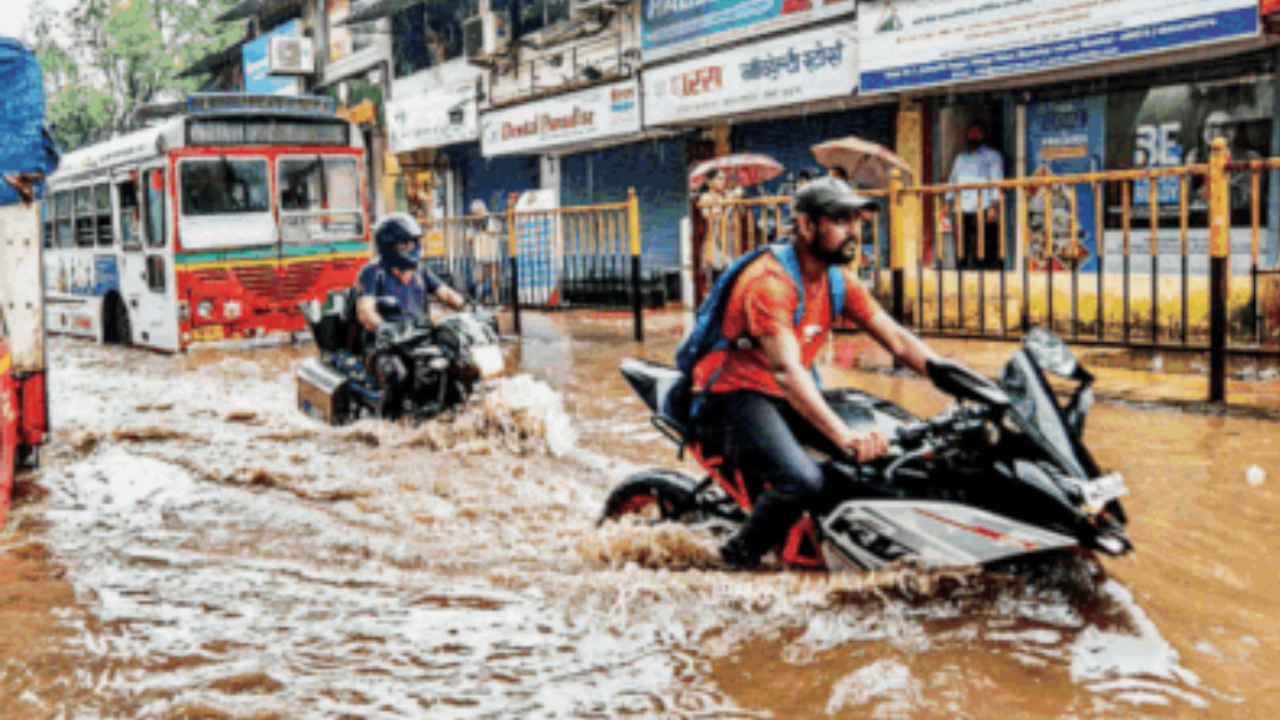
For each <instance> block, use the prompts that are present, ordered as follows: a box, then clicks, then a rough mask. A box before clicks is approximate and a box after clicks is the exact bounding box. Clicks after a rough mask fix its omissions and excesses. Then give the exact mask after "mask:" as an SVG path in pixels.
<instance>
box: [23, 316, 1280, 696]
mask: <svg viewBox="0 0 1280 720" xmlns="http://www.w3.org/2000/svg"><path fill="white" fill-rule="evenodd" d="M630 322H631V321H630V318H629V317H625V316H624V317H621V318H615V317H584V318H578V319H573V318H571V317H570V316H567V315H553V316H537V315H534V316H526V318H525V323H526V327H525V332H526V337H525V339H524V340H523V342H522V343H521V344H519V345H515V344H512V345H511V346H510V347H509V351H508V361H509V364H510V365H511V366H513V367H514V368H515V372H514V373H513V377H509V378H506V379H503V380H501V381H499V382H498V383H497V385H496V386H495V387H493V388H492V389H491V391H490V392H489V393H488V394H487V395H486V396H485V397H484V398H483V399H482V400H479V401H477V402H476V403H475V405H474V406H473V407H471V408H470V409H468V410H467V411H466V412H465V413H463V414H462V415H461V416H460V417H458V418H456V419H454V420H453V421H451V422H436V423H431V424H428V425H424V426H421V427H418V428H409V427H399V426H389V425H386V424H382V423H373V422H369V423H363V424H359V425H356V426H354V427H349V428H337V429H334V428H327V427H323V426H321V425H319V424H317V423H315V422H314V421H312V420H310V419H308V418H306V417H304V416H303V415H302V414H301V413H299V412H297V410H296V409H295V400H294V381H293V368H294V366H295V364H296V363H297V362H298V361H299V360H300V359H302V358H303V357H306V356H308V355H309V354H310V349H309V348H285V349H276V350H268V351H258V352H253V353H248V352H243V353H241V352H236V353H219V354H215V353H211V352H202V353H194V354H192V355H190V356H180V357H166V356H158V355H152V354H149V353H145V352H138V351H119V350H116V349H111V348H102V347H97V346H93V345H88V344H85V343H82V342H71V341H66V340H58V341H55V342H53V343H52V345H51V351H50V360H51V363H50V364H51V390H52V393H53V406H52V415H53V417H52V422H53V425H54V428H55V435H54V440H53V443H52V445H51V446H50V447H49V448H47V449H46V453H45V456H44V468H43V470H42V471H41V474H40V475H39V476H38V478H37V479H36V480H34V481H31V480H28V482H27V483H26V484H25V485H24V486H23V488H22V494H21V496H20V497H19V498H18V499H17V502H16V510H15V513H14V515H13V517H12V518H11V521H10V523H9V526H8V527H7V528H5V529H4V530H3V531H0V717H4V718H47V717H75V718H81V717H84V718H89V717H94V718H96V717H112V718H116V717H119V718H135V717H156V718H185V717H198V718H296V717H316V718H321V717H323V718H331V717H342V718H416V717H422V718H499V717H500V718H507V717H511V718H532V717H558V718H587V717H668V718H764V717H773V718H808V717H848V718H900V717H911V718H990V717H1019V718H1024V717H1025V718H1117V717H1123V718H1147V717H1150V718H1169V717H1174V718H1183V717H1193V718H1270V717H1280V680H1277V677H1280V654H1278V652H1277V650H1276V648H1277V647H1280V604H1278V603H1277V600H1276V598H1278V597H1280V579H1278V578H1280V573H1277V571H1276V567H1277V566H1278V565H1280V522H1277V520H1278V519H1280V495H1278V491H1280V442H1277V440H1280V429H1278V426H1277V424H1276V423H1275V422H1274V421H1264V420H1251V419H1239V418H1233V417H1211V416H1205V415H1193V414H1184V413H1181V412H1175V411H1164V410H1151V409H1140V408H1137V407H1133V406H1127V405H1119V404H1114V403H1107V402H1102V403H1099V405H1098V406H1097V407H1096V408H1095V410H1094V412H1093V415H1092V416H1091V419H1090V424H1089V427H1088V429H1087V432H1086V442H1087V444H1089V445H1090V447H1091V448H1092V449H1093V451H1094V453H1095V455H1096V457H1097V458H1098V460H1099V462H1100V464H1101V465H1102V466H1103V467H1104V468H1108V469H1114V470H1118V471H1121V472H1123V473H1124V474H1125V476H1126V478H1127V479H1128V482H1129V486H1130V488H1131V489H1132V490H1133V495H1132V496H1131V497H1130V498H1128V499H1126V501H1125V504H1126V509H1127V510H1128V512H1129V514H1130V518H1131V524H1130V531H1131V535H1132V538H1133V540H1134V543H1135V545H1136V546H1137V552H1136V553H1135V554H1134V555H1132V556H1131V557H1129V558H1126V559H1123V560H1119V561H1106V562H1105V563H1104V564H1103V566H1102V567H1101V568H1100V567H1099V566H1098V565H1096V564H1094V563H1091V562H1088V561H1085V560H1078V561H1070V562H1069V561H1063V562H1062V563H1059V564H1057V565H1054V566H1052V567H1046V568H1044V569H1043V570H1042V571H1041V572H1038V573H1036V574H1034V575H1032V576H1029V577H1009V576H1000V575H992V574H987V575H982V574H977V573H973V572H966V571H955V572H949V573H923V572H919V571H913V570H909V569H901V570H894V571H889V572H884V573H880V574H875V575H838V576H828V575H825V574H817V573H811V574H804V573H792V572H782V571H765V572H760V573H752V574H735V573H726V572H723V571H721V570H719V569H718V567H717V565H718V563H717V560H716V554H715V547H716V541H715V539H714V538H712V537H710V536H709V535H702V534H699V533H694V532H690V531H687V530H683V529H676V528H671V529H660V530H654V529H650V528H645V527H636V526H628V525H616V524H614V525H607V526H605V527H602V528H597V527H596V524H595V523H596V519H597V517H598V514H599V512H600V508H601V506H602V503H603V500H604V498H605V496H606V494H607V493H608V491H609V489H610V487H611V485H612V484H613V483H614V482H616V481H617V480H618V479H620V478H621V477H623V476H625V475H626V474H627V473H628V472H629V471H631V470H632V469H634V468H635V466H637V465H642V464H643V465H653V464H657V465H666V466H670V467H680V466H681V464H680V463H679V462H678V461H677V458H676V455H675V449H674V447H673V446H671V445H670V443H668V442H667V441H665V440H664V439H662V437H661V436H660V435H659V434H658V433H657V432H656V431H655V430H654V429H653V428H652V426H651V425H650V424H649V422H648V416H647V412H646V411H645V410H644V407H643V404H642V403H641V402H640V401H639V399H638V398H635V397H633V396H632V395H631V394H630V392H629V390H628V389H627V388H626V385H625V382H624V381H623V380H622V378H621V376H620V375H618V373H617V371H616V368H617V366H618V363H619V361H620V360H621V359H622V358H624V357H627V356H631V355H637V354H638V355H640V356H642V357H648V358H650V359H655V360H665V359H666V358H669V357H670V356H671V353H672V351H673V349H674V347H675V344H676V343H677V341H678V338H679V336H680V328H679V324H678V320H675V321H673V320H671V319H670V318H667V317H664V318H660V319H659V320H658V321H657V322H655V323H654V324H651V326H650V327H649V329H648V330H649V338H648V342H647V343H646V344H645V345H644V346H642V347H641V346H637V345H635V344H633V343H631V342H629V337H630ZM859 342H860V341H858V340H857V339H842V340H841V342H840V343H839V346H838V347H837V348H836V350H835V352H834V353H833V355H832V358H833V359H834V361H835V362H836V363H837V364H840V365H842V366H847V365H848V364H849V362H850V361H851V360H852V359H853V358H855V357H860V356H862V355H863V353H862V349H861V348H860V346H859ZM942 347H943V352H944V354H947V355H950V356H953V357H957V358H962V359H963V358H964V357H965V355H964V351H965V346H963V345H961V344H958V343H952V344H948V345H944V346H942ZM1012 349H1013V346H1007V347H1006V348H1002V349H1001V351H1000V352H1001V354H1003V353H1005V352H1011V351H1012ZM867 357H868V358H869V360H868V364H869V365H870V366H874V367H883V365H884V362H883V357H882V356H880V355H878V354H876V353H869V354H867ZM985 357H988V356H987V355H984V358H985ZM975 364H976V365H977V366H978V367H979V369H981V370H982V371H983V372H985V373H987V374H994V373H995V372H996V370H997V369H998V365H997V364H994V363H992V362H989V361H986V360H984V361H983V362H975ZM826 378H827V380H828V382H829V384H833V385H834V384H848V385H851V386H857V387H861V388H864V389H867V390H869V391H870V392H873V393H875V394H878V395H882V396H884V397H887V398H889V399H892V400H895V401H897V402H900V403H902V404H903V405H905V406H907V407H908V408H909V409H911V410H914V411H916V412H918V413H932V412H935V411H937V410H938V409H940V408H941V407H942V406H943V405H944V403H945V399H944V398H943V397H942V396H941V395H940V394H938V393H937V392H935V391H933V390H932V389H930V388H928V387H927V386H926V384H925V383H924V382H922V381H920V380H916V379H911V378H906V377H900V376H895V375H891V374H886V373H883V372H867V371H859V370H848V369H845V370H836V369H834V368H830V367H829V368H827V371H826ZM1152 382H1158V376H1152ZM1100 388H1101V389H1102V390H1104V391H1105V389H1106V385H1105V379H1104V380H1103V381H1102V383H1101V384H1100ZM1251 466H1257V467H1259V468H1262V469H1263V470H1264V471H1265V472H1266V473H1267V474H1268V475H1267V477H1266V479H1265V480H1263V481H1262V482H1261V483H1250V482H1248V481H1247V480H1246V471H1247V470H1248V469H1249V468H1250V467H1251ZM686 470H688V471H690V472H692V471H693V467H692V465H691V464H690V465H689V466H688V467H687V468H686Z"/></svg>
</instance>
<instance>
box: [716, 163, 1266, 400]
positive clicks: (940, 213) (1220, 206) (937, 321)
mask: <svg viewBox="0 0 1280 720" xmlns="http://www.w3.org/2000/svg"><path fill="white" fill-rule="evenodd" d="M1275 170H1280V158H1273V159H1265V160H1247V161H1242V162H1231V161H1230V160H1229V153H1228V151H1227V148H1226V145H1225V142H1222V141H1219V142H1217V143H1215V145H1214V149H1213V153H1212V155H1211V157H1210V162H1209V163H1208V164H1203V165H1192V166H1186V167H1173V168H1153V169H1144V170H1121V171H1109V172H1096V173H1087V174H1078V175H1060V176H1051V175H1037V176H1034V177H1028V178H1019V179H1014V180H1004V181H1000V182H987V183H969V184H954V185H931V186H920V187H908V186H906V185H905V184H904V183H903V182H902V179H901V176H900V175H898V174H894V175H893V177H892V179H891V181H890V187H889V188H888V190H883V191H861V192H863V193H864V194H867V195H872V196H876V197H880V198H883V199H884V205H885V208H884V210H883V211H882V212H881V213H880V214H879V216H878V217H877V219H876V220H875V221H874V222H873V223H872V224H871V227H869V228H866V229H864V232H866V233H868V237H869V238H872V239H868V237H864V241H863V243H861V247H863V248H866V247H868V246H870V248H871V249H870V251H869V252H866V253H865V256H864V257H859V258H858V259H857V260H855V261H854V263H853V265H854V267H855V268H857V270H858V272H859V275H860V277H861V278H862V280H863V281H864V282H866V283H868V284H869V285H870V286H871V287H872V290H873V292H874V293H875V294H876V296H877V297H878V298H879V299H880V300H881V302H882V303H883V304H884V305H885V306H886V307H887V308H889V310H890V311H891V312H892V314H893V315H894V316H895V317H896V318H897V319H898V320H899V321H900V322H902V323H903V324H905V325H908V326H910V327H912V328H914V329H915V330H916V331H917V332H918V333H920V334H922V335H933V336H947V337H958V338H974V339H1009V340H1013V339H1018V338H1020V337H1021V336H1022V334H1023V333H1024V332H1026V331H1027V330H1028V329H1030V328H1031V327H1035V326H1044V327H1050V328H1052V329H1053V330H1054V331H1056V332H1058V333H1059V334H1061V335H1063V336H1064V337H1065V338H1067V339H1068V340H1070V341H1071V342H1074V343H1078V344H1091V345H1103V346H1114V347H1124V348H1138V349H1154V350H1163V349H1178V350H1195V351H1203V352H1207V353H1208V354H1209V374H1210V388H1209V398H1210V400H1211V401H1215V402H1217V401H1221V400H1222V399H1223V398H1224V396H1225V383H1226V381H1225V377H1226V365H1227V361H1226V358H1227V357H1228V356H1229V355H1231V356H1241V355H1243V356H1255V357H1257V358H1261V357H1263V356H1267V357H1280V268H1277V267H1275V266H1266V265H1265V264H1264V258H1263V255H1262V239H1263V238H1264V237H1266V235H1265V233H1267V231H1268V230H1270V231H1271V232H1273V233H1274V232H1275V231H1276V229H1275V228H1266V227H1264V212H1263V209H1264V205H1265V202H1266V194H1267V191H1268V188H1267V187H1266V181H1267V176H1268V174H1269V173H1271V172H1272V171H1275ZM1269 192H1280V188H1270V189H1269ZM1273 201H1274V200H1273ZM703 208H705V209H709V212H706V213H705V215H706V216H707V223H706V224H705V229H704V230H703V231H702V232H695V245H694V247H695V252H696V254H695V263H696V267H697V268H698V271H699V275H700V277H699V283H698V286H699V291H700V292H705V288H706V287H707V281H708V280H709V279H710V278H711V277H713V276H714V273H715V270H716V269H717V268H722V267H723V266H724V265H727V263H728V262H731V261H732V259H733V258H735V257H737V256H739V255H741V254H742V253H744V252H746V251H747V250H749V249H750V248H752V247H755V246H756V245H758V244H759V243H760V242H769V241H773V240H776V239H778V238H780V237H781V236H783V235H784V234H786V233H785V232H784V230H783V229H785V228H786V227H787V226H788V225H789V224H790V222H791V198H789V197H775V198H756V199H751V200H735V201H724V202H714V203H707V204H704V205H703ZM699 210H700V211H702V208H700V209H699ZM882 239H883V241H884V242H882ZM882 247H883V251H882ZM1233 263H1234V264H1235V271H1234V272H1233V271H1232V265H1233ZM912 265H914V267H912ZM704 273H705V275H706V276H707V279H708V280H704V279H703V277H702V275H703V274H704ZM699 297H701V295H699Z"/></svg>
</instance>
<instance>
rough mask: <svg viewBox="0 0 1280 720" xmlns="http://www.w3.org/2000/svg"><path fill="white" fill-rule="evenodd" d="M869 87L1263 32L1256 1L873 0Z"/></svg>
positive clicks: (1008, 71)
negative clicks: (1260, 27)
mask: <svg viewBox="0 0 1280 720" xmlns="http://www.w3.org/2000/svg"><path fill="white" fill-rule="evenodd" d="M859 17H860V22H859V23H858V25H859V38H860V40H861V46H862V57H863V61H862V80H861V87H862V92H863V93H874V92H887V91H893V90H902V89H906V88H919V87H926V86H931V85H940V84H945V83H957V82H965V81H971V80H980V79H984V78H991V77H1001V76H1007V75H1019V74H1024V73H1033V72H1038V71H1042V70H1050V69H1054V68H1060V67H1065V66H1071V65H1082V64H1087V63H1093V62H1101V61H1106V60H1115V59H1118V58H1123V57H1128V56H1132V55H1141V54H1146V53H1152V52H1159V51H1162V50H1172V49H1175V48H1180V47H1186V46H1190V45H1199V44H1203V43H1210V42H1220V41H1223V40H1230V39H1234V38H1241V37H1248V36H1252V35H1257V33H1258V28H1259V21H1258V2H1257V0H1164V1H1163V2H1159V3H1152V2H1149V0H1109V1H1108V2H1080V0H941V1H935V2H904V1H903V0H867V1H865V2H862V3H861V4H860V9H859Z"/></svg>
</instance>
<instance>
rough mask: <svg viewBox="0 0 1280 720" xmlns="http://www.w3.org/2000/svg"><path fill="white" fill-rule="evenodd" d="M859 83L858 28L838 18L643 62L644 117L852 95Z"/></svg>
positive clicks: (680, 117) (672, 117)
mask: <svg viewBox="0 0 1280 720" xmlns="http://www.w3.org/2000/svg"><path fill="white" fill-rule="evenodd" d="M857 87H858V38H857V31H856V30H855V29H854V28H853V26H852V25H837V26H835V27H830V28H822V29H820V30H810V31H808V32H802V33H795V34H793V35H788V36H787V37H784V38H779V39H776V40H770V41H768V42H762V43H755V44H753V45H747V46H744V47H740V48H735V49H734V50H730V51H727V52H723V53H718V54H715V55H708V56H706V57H701V58H698V59H696V60H688V61H686V62H682V63H676V64H675V65H669V66H664V67H656V68H653V69H651V70H646V71H645V74H644V97H645V104H644V122H645V125H665V124H673V123H681V122H686V121H691V120H699V119H703V118H709V117H716V116H719V115H727V114H731V113H742V112H749V111H752V110H762V109H765V108H771V107H778V106H781V105H794V104H795V103H803V102H810V101H813V100H823V99H826V98H832V97H840V96H845V95H850V94H852V93H853V91H854V90H855V89H857Z"/></svg>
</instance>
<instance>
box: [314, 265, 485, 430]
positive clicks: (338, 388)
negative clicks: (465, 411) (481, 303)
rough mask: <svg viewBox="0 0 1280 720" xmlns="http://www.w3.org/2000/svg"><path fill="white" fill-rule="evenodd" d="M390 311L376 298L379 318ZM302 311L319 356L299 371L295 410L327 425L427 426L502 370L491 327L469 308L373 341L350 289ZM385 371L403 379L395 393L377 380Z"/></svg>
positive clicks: (415, 321)
mask: <svg viewBox="0 0 1280 720" xmlns="http://www.w3.org/2000/svg"><path fill="white" fill-rule="evenodd" d="M394 304H395V299H394V298H378V309H379V312H380V313H386V314H391V311H392V310H394ZM300 308H301V310H302V314H303V317H305V318H306V320H307V325H308V326H309V327H310V329H311V334H312V337H313V339H314V341H315V343H316V347H317V348H318V349H319V350H320V356H319V357H318V358H311V359H308V360H305V361H303V362H302V364H301V365H299V366H298V371H297V378H298V408H299V409H300V410H302V411H303V412H304V413H306V414H308V415H310V416H312V417H314V418H316V419H317V420H320V421H321V422H324V423H327V424H330V425H346V424H348V423H352V422H355V421H356V420H359V419H361V418H365V417H378V418H399V417H407V418H410V419H412V420H429V419H431V418H433V417H435V416H437V415H439V414H440V413H442V412H444V411H446V410H450V409H453V408H457V407H459V406H461V405H463V404H465V403H466V402H467V401H468V399H469V398H470V397H471V396H472V394H473V393H474V392H475V389H476V386H477V385H478V384H479V383H480V382H481V381H482V380H486V379H489V378H492V377H495V376H497V375H499V374H500V373H501V372H502V370H503V359H502V351H501V349H500V348H499V346H498V324H497V319H496V318H494V316H493V315H491V314H488V313H486V312H483V311H481V310H479V309H477V308H476V307H475V306H472V308H471V309H470V310H469V311H468V312H465V313H459V314H456V315H451V316H449V317H447V318H445V319H443V320H440V321H439V322H433V321H432V320H431V319H430V317H427V316H422V317H418V318H406V319H404V320H401V321H399V322H396V323H393V324H391V325H389V326H387V327H386V328H383V329H382V331H381V332H379V333H378V334H377V335H376V336H375V337H373V338H370V337H368V335H367V333H366V332H365V330H364V328H363V327H362V326H361V325H360V323H359V322H358V320H357V319H356V293H355V291H354V289H345V290H335V291H333V292H331V293H329V295H328V297H327V298H326V299H325V302H324V303H323V304H321V303H319V302H316V301H314V300H313V301H309V302H306V303H303V304H302V305H301V306H300ZM388 364H396V365H398V366H399V367H400V368H403V370H404V376H405V377H407V381H406V382H405V383H404V385H403V386H402V387H400V388H397V389H396V391H395V392H392V391H391V390H392V389H391V388H388V387H386V386H385V385H386V383H384V382H382V380H381V379H380V378H379V377H378V374H379V372H378V369H379V368H385V367H386V366H387V365H388Z"/></svg>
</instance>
